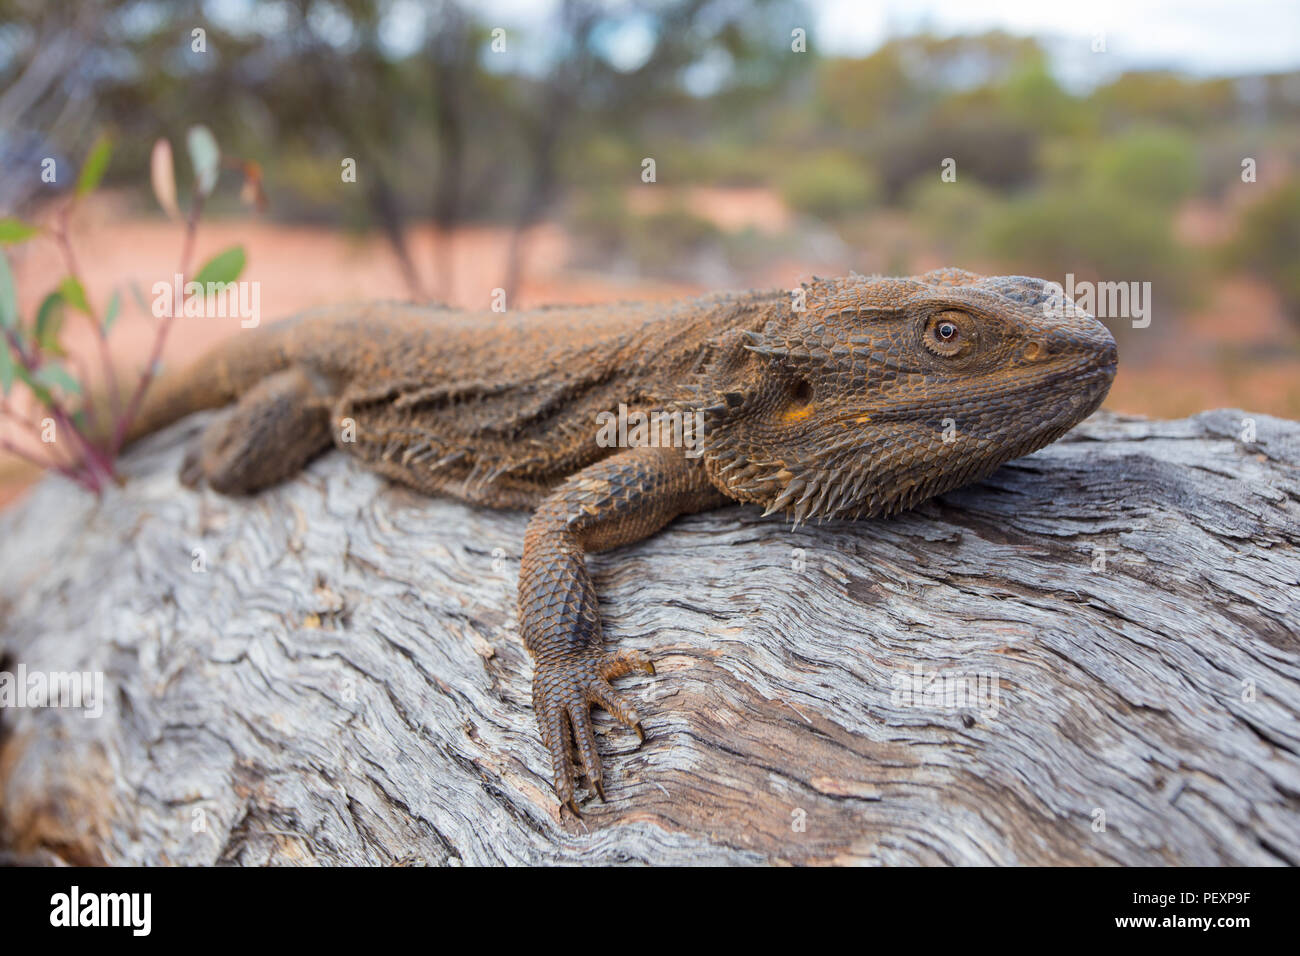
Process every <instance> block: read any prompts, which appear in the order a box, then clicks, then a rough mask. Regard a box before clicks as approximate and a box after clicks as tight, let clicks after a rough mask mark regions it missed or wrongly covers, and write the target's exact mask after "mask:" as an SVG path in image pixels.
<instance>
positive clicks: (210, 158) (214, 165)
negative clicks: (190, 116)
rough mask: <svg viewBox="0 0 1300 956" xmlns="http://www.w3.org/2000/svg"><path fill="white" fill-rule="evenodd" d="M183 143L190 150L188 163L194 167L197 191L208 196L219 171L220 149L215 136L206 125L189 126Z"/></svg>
mask: <svg viewBox="0 0 1300 956" xmlns="http://www.w3.org/2000/svg"><path fill="white" fill-rule="evenodd" d="M185 145H186V146H187V147H188V148H189V151H190V165H191V166H193V167H194V182H195V184H196V185H197V186H198V189H199V193H200V194H201V195H203V196H208V195H210V194H211V193H212V190H213V189H214V188H216V185H217V175H218V174H219V173H220V172H221V149H220V148H219V147H218V146H217V138H216V137H215V136H213V135H212V131H211V130H210V129H208V128H207V127H206V126H191V127H190V131H189V133H188V134H186V137H185Z"/></svg>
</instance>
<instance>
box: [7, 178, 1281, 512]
mask: <svg viewBox="0 0 1300 956" xmlns="http://www.w3.org/2000/svg"><path fill="white" fill-rule="evenodd" d="M656 195H658V194H656ZM665 195H666V193H665ZM686 198H687V199H688V201H689V202H690V203H691V204H692V208H693V209H695V210H696V211H697V212H698V213H699V214H701V215H708V216H709V217H710V218H712V219H714V220H715V221H716V222H717V223H718V224H719V225H720V226H721V227H722V228H724V229H737V228H743V227H744V226H746V225H752V226H754V227H756V228H759V229H763V230H777V231H780V230H782V229H784V228H786V227H787V226H788V224H789V222H790V216H789V213H788V211H787V210H785V209H784V207H783V206H781V204H780V201H779V199H777V198H775V197H774V196H772V195H770V194H767V193H765V192H764V191H762V190H718V189H711V190H693V191H692V192H691V193H690V195H689V196H688V197H686ZM664 201H666V200H664ZM124 208H125V205H124V204H123V203H121V202H119V201H116V200H114V199H113V198H112V197H111V196H110V197H104V198H103V199H101V200H100V201H99V202H97V203H95V204H93V205H91V206H89V207H87V208H86V209H85V210H84V211H82V212H81V213H80V214H79V216H78V218H77V220H76V221H74V223H73V228H72V234H73V236H74V237H75V238H74V245H75V249H76V254H77V258H78V261H79V265H80V268H81V270H82V278H83V280H84V282H85V285H86V291H87V294H88V296H89V298H90V299H91V301H92V302H93V303H95V304H97V305H98V307H99V308H100V309H101V310H102V309H103V307H104V306H105V305H106V303H107V302H108V299H109V296H110V295H111V293H112V291H113V290H114V289H118V290H120V292H121V294H122V314H121V318H120V319H119V320H118V323H117V326H116V327H115V328H114V330H113V334H112V336H111V338H112V342H111V345H112V354H113V362H114V365H115V367H116V368H117V369H118V376H119V378H120V379H121V380H122V381H123V382H125V383H128V384H129V385H133V384H134V382H135V381H136V376H137V373H138V370H139V369H140V368H141V367H142V366H143V365H144V363H145V361H146V357H147V355H148V354H149V351H150V349H151V347H152V344H153V341H154V336H155V333H156V329H157V320H156V319H154V318H153V316H152V315H149V314H148V313H147V312H143V311H142V310H141V309H140V307H139V306H138V305H137V303H136V300H135V296H134V295H132V294H131V293H130V292H129V291H128V288H129V286H130V284H131V283H132V282H134V283H135V284H136V285H137V286H138V287H139V289H140V291H141V293H142V295H143V297H144V299H145V301H146V303H147V302H149V301H151V300H152V294H151V289H152V286H153V284H154V283H155V282H158V281H170V279H171V277H172V275H173V274H174V273H175V271H176V265H177V259H178V257H179V254H180V246H181V227H180V226H178V225H177V224H174V223H171V222H168V221H166V220H164V219H162V218H140V217H138V216H129V215H127V214H125V213H124V211H123V210H124ZM1180 231H1182V232H1183V233H1184V238H1186V239H1187V240H1188V241H1191V242H1197V241H1201V242H1205V241H1213V239H1214V238H1217V237H1219V236H1220V235H1222V234H1223V228H1222V226H1221V224H1220V223H1218V222H1216V221H1215V215H1214V211H1213V210H1212V209H1209V208H1207V207H1204V206H1196V207H1189V209H1188V210H1186V211H1185V212H1184V214H1183V216H1182V218H1181V220H1180ZM912 238H913V240H914V238H915V237H912ZM877 239H879V237H878V236H877ZM409 241H410V245H411V250H412V256H413V258H414V260H415V263H416V267H417V269H418V271H419V272H420V274H421V277H422V279H421V281H422V283H423V285H424V287H425V289H426V290H427V291H428V294H429V295H431V296H432V297H433V298H436V299H438V300H440V301H446V302H449V303H451V304H453V305H458V306H464V307H470V308H486V307H487V306H488V305H489V304H490V302H491V295H492V290H493V289H494V288H495V287H497V286H499V285H500V284H501V281H502V275H503V272H504V264H505V261H506V254H507V248H508V242H509V233H508V231H507V230H504V229H500V228H495V227H467V228H463V229H460V230H458V231H457V232H456V233H455V235H454V242H453V244H452V245H453V268H452V274H453V275H454V276H455V283H454V287H453V288H452V289H450V290H447V289H438V288H435V287H434V285H435V284H434V282H433V280H432V277H433V276H434V275H435V269H434V268H433V263H434V262H435V252H434V250H435V232H434V231H433V230H432V229H430V228H416V229H413V230H412V231H411V232H410V234H409ZM236 244H242V245H243V246H244V249H245V251H246V253H247V261H248V265H247V268H246V269H245V271H244V275H243V277H242V278H243V279H245V280H249V281H256V282H260V283H261V313H262V321H263V322H270V321H274V320H275V319H276V318H279V317H282V316H285V315H290V314H292V313H294V312H296V311H299V310H301V309H304V308H308V307H311V306H316V305H323V304H331V303H340V302H348V301H367V300H376V299H396V300H405V299H409V298H411V293H410V290H408V288H407V287H406V285H405V283H404V282H403V280H402V274H401V270H400V269H399V267H398V265H397V259H396V257H395V256H394V254H393V252H392V250H391V248H390V247H389V245H388V244H387V243H386V242H385V241H384V240H383V239H382V238H381V237H379V236H377V235H373V234H372V235H366V236H354V235H350V234H346V233H343V232H339V231H332V230H328V229H324V228H321V227H318V226H288V225H280V224H275V223H271V222H266V221H259V220H252V219H237V220H227V221H217V222H205V223H203V224H202V225H201V227H200V229H199V233H198V241H197V246H196V249H195V255H194V259H193V263H194V264H195V267H197V265H198V264H201V263H202V262H204V261H206V260H207V259H208V258H209V257H211V256H212V255H215V254H216V253H218V252H220V251H221V250H223V249H225V248H227V247H229V246H232V245H236ZM874 245H875V246H876V248H872V249H862V250H861V251H860V252H861V259H862V261H861V262H855V263H854V266H855V267H856V268H857V269H858V270H859V271H862V272H865V273H871V272H876V271H886V270H887V268H888V266H887V264H885V263H884V262H883V260H882V261H880V262H877V261H876V260H878V259H881V256H882V255H883V252H882V250H884V249H886V248H903V247H909V248H910V250H911V252H909V256H910V258H911V259H912V260H915V261H912V262H911V265H912V266H913V267H915V268H917V269H922V268H926V267H929V266H935V265H944V264H946V263H944V262H942V261H940V260H939V259H937V258H936V259H935V260H934V261H933V262H929V259H930V258H932V257H931V256H929V255H928V254H926V252H925V250H924V249H923V248H921V247H919V246H918V245H916V244H915V243H914V242H913V241H908V240H907V237H904V236H900V237H899V241H898V242H895V243H888V242H883V241H882V242H878V243H874ZM526 249H527V254H526V267H525V281H524V283H523V287H522V288H521V289H520V291H519V294H518V296H517V300H516V301H515V302H512V303H509V306H510V307H511V308H519V307H523V306H528V305H537V304H542V303H547V302H566V301H567V302H599V301H611V300H617V299H634V298H643V299H644V298H671V297H674V296H679V295H683V294H689V293H692V292H695V291H699V290H697V289H695V288H693V287H690V286H686V285H681V284H672V283H664V282H656V281H652V280H644V281H642V280H628V279H616V278H612V277H606V276H602V275H598V274H594V273H587V272H576V271H573V270H570V269H567V268H566V263H567V261H568V257H569V250H570V243H569V240H568V237H567V236H566V235H565V233H564V232H563V230H562V229H561V228H559V227H558V226H554V225H546V226H541V227H538V228H537V229H535V230H534V231H533V233H532V234H531V236H530V239H529V242H528V243H527V246H526ZM9 252H10V259H11V263H12V268H13V271H14V276H15V280H16V282H17V286H18V290H19V307H20V314H22V315H23V316H31V315H32V314H34V312H35V309H36V307H37V305H38V303H39V301H40V299H41V298H42V297H43V296H44V295H45V293H46V292H48V291H49V290H51V289H52V288H54V287H55V285H56V284H57V283H58V281H59V280H60V279H61V278H62V277H63V275H64V274H65V272H66V270H65V269H64V266H63V263H62V260H61V258H60V256H59V252H58V249H57V247H56V246H55V244H54V243H53V242H52V241H50V240H47V239H37V240H34V241H32V242H30V243H27V244H25V245H24V246H20V247H17V248H13V249H10V250H9ZM922 260H924V261H922ZM836 271H840V264H833V265H831V264H826V263H821V264H817V263H800V262H783V263H780V264H774V265H773V267H772V269H771V271H770V275H768V276H766V277H765V279H766V281H767V282H768V283H769V284H772V285H788V284H789V283H790V282H791V281H797V280H798V279H799V278H807V277H808V276H809V275H812V274H813V273H820V274H833V273H834V272H836ZM239 328H240V326H239V320H238V318H229V319H193V318H190V319H186V318H180V319H177V320H176V322H175V323H174V325H173V326H172V328H171V333H170V336H169V338H168V341H167V345H166V350H165V352H164V353H163V364H164V366H165V367H176V366H178V365H182V364H184V363H185V362H186V361H187V360H189V359H191V358H193V357H195V356H196V355H198V354H199V353H201V352H202V351H204V350H205V349H207V348H208V347H210V346H211V345H212V344H213V343H214V342H217V341H218V340H220V339H222V338H224V337H225V336H227V335H230V334H233V333H234V332H236V331H238V330H239ZM1120 342H1121V362H1120V372H1119V375H1118V376H1117V378H1116V381H1115V385H1114V387H1113V388H1112V390H1111V393H1110V397H1109V399H1108V400H1107V403H1106V405H1107V407H1109V408H1113V409H1116V410H1120V411H1129V412H1137V413H1140V414H1145V415H1153V416H1157V417H1176V416H1182V415H1187V414H1191V413H1194V412H1196V411H1200V410H1202V409H1205V408H1215V407H1220V406H1236V407H1241V408H1245V409H1248V410H1251V411H1256V412H1268V413H1271V414H1275V415H1283V416H1286V417H1291V418H1300V324H1297V323H1295V322H1293V321H1289V320H1288V319H1287V317H1286V316H1285V315H1284V314H1283V313H1282V310H1281V308H1280V306H1279V304H1278V302H1277V300H1276V297H1275V296H1274V295H1273V294H1272V293H1271V291H1270V290H1269V289H1268V288H1267V287H1266V286H1263V285H1262V284H1260V283H1257V282H1255V281H1253V280H1249V279H1244V278H1242V279H1232V280H1230V281H1226V282H1221V283H1219V284H1217V285H1216V286H1215V287H1214V288H1213V289H1212V293H1211V296H1210V299H1209V302H1208V304H1207V305H1206V306H1205V307H1204V308H1203V309H1200V310H1198V311H1195V312H1192V313H1190V314H1187V315H1184V316H1182V317H1181V319H1180V321H1179V323H1178V325H1177V327H1171V325H1170V322H1169V321H1167V320H1166V321H1164V322H1162V321H1160V317H1159V316H1157V317H1156V320H1155V321H1153V323H1152V326H1151V328H1149V329H1145V330H1121V331H1120ZM63 344H64V347H65V348H66V349H67V351H68V353H69V355H70V359H69V362H70V363H71V366H72V368H73V369H74V370H79V369H82V368H84V369H85V370H86V371H85V372H84V373H83V372H80V371H79V377H82V376H83V375H86V374H88V375H89V376H90V381H91V388H92V390H93V389H97V388H100V387H101V386H102V383H103V377H102V375H101V374H100V371H99V370H100V365H99V357H98V353H97V351H96V347H95V340H94V337H93V335H92V334H91V331H90V328H89V326H88V324H87V322H86V321H85V320H84V319H83V318H79V317H77V316H75V315H71V314H70V315H69V317H68V319H67V322H66V323H65V332H64V337H63ZM15 401H16V402H18V403H21V401H22V399H21V397H20V396H17V395H16V396H15ZM0 435H4V436H5V437H7V438H9V439H10V440H15V438H16V437H17V436H16V435H15V433H14V430H13V428H12V426H9V425H7V424H6V425H4V426H3V427H0ZM35 475H36V472H35V470H34V469H32V468H30V467H27V466H25V465H24V464H23V463H22V462H21V461H18V460H17V459H15V458H13V457H12V456H4V457H0V507H3V506H4V504H5V503H7V502H8V501H11V500H13V499H14V498H15V497H16V495H17V494H19V493H20V492H21V489H22V488H24V487H25V486H26V485H27V484H29V483H30V482H31V480H32V479H33V478H34V477H35Z"/></svg>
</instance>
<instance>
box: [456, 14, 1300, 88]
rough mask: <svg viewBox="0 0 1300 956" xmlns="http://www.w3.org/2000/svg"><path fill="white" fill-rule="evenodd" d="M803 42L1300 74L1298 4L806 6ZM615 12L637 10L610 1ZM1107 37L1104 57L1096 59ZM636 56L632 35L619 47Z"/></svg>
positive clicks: (509, 21) (509, 22)
mask: <svg viewBox="0 0 1300 956" xmlns="http://www.w3.org/2000/svg"><path fill="white" fill-rule="evenodd" d="M806 2H807V4H808V6H809V8H810V10H811V12H812V25H811V27H810V28H809V32H808V38H809V44H810V45H814V44H815V45H817V46H819V47H820V49H821V51H822V52H824V53H829V54H847V55H862V54H865V53H870V52H871V51H872V50H874V49H876V48H877V47H878V46H880V44H881V43H883V42H884V41H885V40H886V39H887V38H889V37H890V36H893V35H897V34H899V33H912V32H917V31H919V30H923V29H927V28H928V29H929V31H930V32H933V33H937V34H939V35H949V34H958V33H979V32H983V31H986V30H992V29H1003V30H1006V31H1008V32H1010V33H1015V34H1020V35H1027V36H1036V37H1040V38H1041V39H1042V40H1043V41H1044V46H1045V47H1046V48H1047V49H1048V51H1049V52H1050V53H1051V54H1052V56H1053V58H1054V62H1055V64H1056V67H1057V71H1058V73H1059V74H1061V76H1062V79H1063V80H1065V81H1066V82H1067V83H1069V82H1070V81H1074V82H1075V83H1076V84H1079V85H1087V84H1089V83H1096V82H1101V81H1103V80H1105V79H1107V78H1109V77H1110V76H1113V75H1114V74H1117V73H1119V72H1121V71H1123V70H1124V69H1133V68H1142V69H1150V68H1169V69H1174V70H1179V71H1183V72H1188V73H1193V74H1198V75H1237V74H1243V73H1259V72H1273V71H1289V70H1295V69H1300V0H1217V2H1216V0H1146V2H1144V0H1069V2H1063V0H806ZM557 4H558V0H478V2H477V3H476V4H475V7H476V9H478V10H480V11H481V12H482V13H483V14H484V15H485V19H490V18H491V17H492V16H494V15H495V16H497V17H499V18H500V20H501V25H502V26H505V27H507V28H510V27H524V28H526V27H528V26H530V25H532V24H536V23H538V22H539V21H543V20H545V18H546V16H547V14H548V13H549V12H551V11H553V10H554V9H555V8H556V6H557ZM610 6H611V8H613V9H614V10H618V9H620V8H624V9H628V10H629V11H630V10H632V9H634V8H635V3H634V2H633V0H610ZM1099 33H1101V34H1103V35H1104V39H1105V47H1106V50H1105V53H1104V54H1103V55H1102V56H1100V57H1099V56H1098V55H1096V54H1094V53H1093V50H1092V45H1093V40H1094V38H1095V37H1096V36H1097V35H1098V34H1099ZM625 40H626V42H627V43H628V44H629V45H630V46H633V47H634V46H635V41H636V38H635V31H632V33H631V34H630V35H629V37H628V38H625Z"/></svg>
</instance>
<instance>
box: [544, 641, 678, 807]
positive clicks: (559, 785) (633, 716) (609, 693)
mask: <svg viewBox="0 0 1300 956" xmlns="http://www.w3.org/2000/svg"><path fill="white" fill-rule="evenodd" d="M633 670H641V671H644V672H645V673H648V674H653V673H654V665H653V664H652V663H651V662H650V661H649V659H648V658H646V657H644V655H641V654H637V653H635V652H624V653H622V654H606V653H604V652H601V651H596V650H587V651H581V652H578V653H569V654H564V655H556V657H555V658H552V659H549V660H541V661H538V663H537V667H536V669H535V671H534V672H533V709H534V711H535V712H536V714H537V718H538V723H539V724H540V725H541V729H542V739H543V741H544V742H545V744H546V749H547V750H548V751H550V754H551V767H552V770H553V771H554V774H555V794H556V796H557V797H559V798H560V804H561V805H562V806H566V807H568V808H569V809H570V810H572V811H573V813H574V815H575V816H577V817H579V818H581V816H582V814H581V813H579V812H578V803H577V799H576V796H575V790H574V778H575V770H576V769H577V768H575V766H574V760H573V751H574V750H575V749H576V751H577V757H578V760H579V762H580V764H581V773H582V775H583V776H585V777H586V778H587V786H588V787H589V788H590V789H591V791H592V793H593V794H594V795H595V796H597V797H598V798H599V799H600V800H601V802H604V801H605V781H604V774H603V772H602V771H601V766H600V755H599V753H598V751H597V747H596V733H595V731H594V730H593V729H592V726H591V705H592V704H599V705H600V706H601V707H604V708H605V710H607V711H609V713H610V714H612V715H613V716H614V717H615V719H617V720H618V721H619V722H620V723H623V724H625V725H627V726H628V727H631V728H632V729H633V730H635V731H636V733H637V736H638V737H639V738H640V740H641V743H644V742H645V729H644V728H643V727H642V726H641V718H640V716H639V715H638V714H637V712H636V710H635V709H634V708H633V707H632V706H631V705H630V704H629V703H627V701H626V700H625V699H624V697H623V695H622V694H620V693H619V692H618V691H616V690H615V689H614V688H613V687H612V686H610V683H609V681H610V679H611V678H614V677H621V676H622V675H624V674H627V673H629V672H631V671H633ZM571 744H572V746H571Z"/></svg>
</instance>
